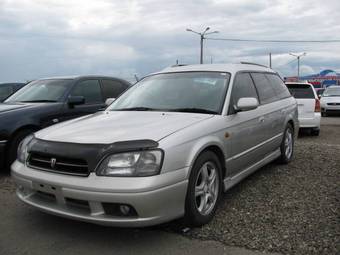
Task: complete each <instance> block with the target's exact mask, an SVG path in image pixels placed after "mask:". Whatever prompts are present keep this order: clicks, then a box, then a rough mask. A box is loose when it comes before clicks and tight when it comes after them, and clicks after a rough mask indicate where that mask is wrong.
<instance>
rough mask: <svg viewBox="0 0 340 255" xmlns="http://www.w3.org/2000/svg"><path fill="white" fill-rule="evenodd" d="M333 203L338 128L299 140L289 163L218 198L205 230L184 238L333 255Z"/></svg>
mask: <svg viewBox="0 0 340 255" xmlns="http://www.w3.org/2000/svg"><path fill="white" fill-rule="evenodd" d="M338 123H339V124H340V119H338ZM339 202H340V126H323V127H322V132H321V135H320V137H311V136H307V135H306V134H301V135H300V137H299V139H298V141H297V142H296V147H295V159H294V161H293V162H291V163H290V164H289V165H277V164H274V163H273V164H270V165H268V166H266V167H264V168H263V169H261V170H259V171H258V172H256V173H255V174H253V175H252V176H250V177H248V178H247V179H245V180H244V181H243V182H241V183H240V184H239V185H237V186H236V187H234V188H233V189H231V190H230V191H228V192H227V193H226V194H225V195H224V196H223V199H222V201H221V204H220V207H219V209H218V210H217V213H216V216H215V217H214V219H213V221H212V222H211V223H210V224H208V225H206V226H204V227H202V228H198V229H193V230H191V231H189V232H188V233H187V234H186V235H187V236H189V237H192V238H199V239H203V240H215V241H220V242H222V243H224V244H226V245H232V246H240V247H246V248H248V249H254V250H261V251H270V252H280V253H283V254H339V252H340V246H339V244H340V224H339V223H340V221H339V219H340V218H339V208H340V206H339V205H340V203H339Z"/></svg>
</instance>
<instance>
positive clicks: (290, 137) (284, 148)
mask: <svg viewBox="0 0 340 255" xmlns="http://www.w3.org/2000/svg"><path fill="white" fill-rule="evenodd" d="M294 139H295V136H294V129H293V126H292V125H291V124H290V123H288V124H287V126H286V129H285V132H284V135H283V139H282V142H281V146H280V151H281V156H280V158H279V162H280V163H282V164H288V163H289V162H290V161H292V159H293V155H294Z"/></svg>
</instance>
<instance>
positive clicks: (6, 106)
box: [0, 102, 56, 114]
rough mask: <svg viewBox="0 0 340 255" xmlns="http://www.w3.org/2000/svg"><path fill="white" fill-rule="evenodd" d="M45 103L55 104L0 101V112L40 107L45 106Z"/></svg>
mask: <svg viewBox="0 0 340 255" xmlns="http://www.w3.org/2000/svg"><path fill="white" fill-rule="evenodd" d="M46 105H56V103H45V102H44V103H20V102H13V103H0V114H1V113H7V112H11V111H17V110H20V111H22V110H26V109H32V108H33V109H37V108H41V107H45V106H46Z"/></svg>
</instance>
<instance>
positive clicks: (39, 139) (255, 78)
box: [12, 64, 299, 227]
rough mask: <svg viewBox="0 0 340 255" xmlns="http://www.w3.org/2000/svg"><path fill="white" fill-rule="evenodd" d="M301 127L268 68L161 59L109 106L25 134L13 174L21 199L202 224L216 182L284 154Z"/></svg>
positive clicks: (57, 209)
mask: <svg viewBox="0 0 340 255" xmlns="http://www.w3.org/2000/svg"><path fill="white" fill-rule="evenodd" d="M298 128H299V127H298V111H297V104H296V100H295V99H294V98H293V97H292V96H291V94H290V93H289V91H288V89H287V87H286V86H285V85H284V83H283V81H282V80H281V78H280V77H279V76H278V75H277V74H276V73H275V72H274V71H273V70H272V69H269V68H265V67H262V66H258V65H254V64H253V65H251V64H233V65H226V64H221V65H192V66H181V67H173V68H167V69H165V70H163V71H161V72H158V73H154V74H151V75H149V76H147V77H145V78H144V79H142V80H141V81H139V82H138V83H137V84H136V85H135V86H133V87H131V88H130V89H129V90H127V91H126V92H125V93H124V94H123V95H121V96H120V97H119V98H118V99H117V100H116V101H114V102H113V103H112V104H111V105H110V106H109V107H108V108H107V109H106V110H105V111H102V112H97V113H96V114H94V115H91V116H86V117H82V118H80V119H76V120H71V121H68V122H65V123H62V124H58V125H55V126H52V127H49V128H47V129H44V130H41V131H39V132H37V133H35V134H34V135H31V136H29V137H27V138H26V139H25V140H24V141H23V142H22V143H21V145H20V148H19V149H18V159H17V160H16V161H15V162H14V163H13V164H12V177H13V178H14V180H15V182H16V184H17V185H18V190H17V195H18V196H19V198H20V199H21V200H22V201H24V202H26V203H27V204H29V205H31V206H34V207H36V208H38V209H40V210H42V211H45V212H48V213H51V214H55V215H59V216H63V217H68V218H72V219H76V220H81V221H87V222H92V223H97V224H103V225H114V226H129V227H131V226H148V225H154V224H159V223H162V222H166V221H170V220H172V219H176V218H179V217H183V216H184V218H185V221H186V222H187V224H189V225H192V226H200V225H202V224H205V223H207V222H208V221H210V220H211V218H212V217H213V215H214V213H215V210H216V208H217V205H218V201H219V199H220V198H221V193H222V191H226V190H228V189H230V188H231V187H232V186H234V185H235V184H236V183H238V182H239V181H241V180H242V179H243V178H245V177H246V176H248V175H249V174H251V173H253V172H254V171H255V170H257V169H259V168H260V167H262V166H264V165H265V164H267V163H269V162H271V161H273V160H275V159H279V160H280V161H281V162H283V163H289V162H290V161H291V160H292V157H293V152H294V139H295V137H296V134H297V132H298Z"/></svg>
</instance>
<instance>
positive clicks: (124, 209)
mask: <svg viewBox="0 0 340 255" xmlns="http://www.w3.org/2000/svg"><path fill="white" fill-rule="evenodd" d="M119 210H120V212H121V213H122V214H123V215H128V214H129V213H130V206H128V205H121V206H119Z"/></svg>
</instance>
